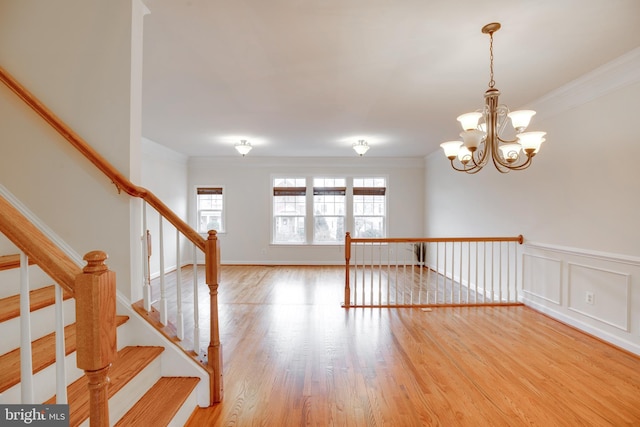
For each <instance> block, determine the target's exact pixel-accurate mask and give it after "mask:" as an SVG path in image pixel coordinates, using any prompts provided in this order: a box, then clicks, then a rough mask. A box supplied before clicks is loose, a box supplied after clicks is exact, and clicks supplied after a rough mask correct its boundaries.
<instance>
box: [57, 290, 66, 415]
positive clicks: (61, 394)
mask: <svg viewBox="0 0 640 427" xmlns="http://www.w3.org/2000/svg"><path fill="white" fill-rule="evenodd" d="M55 292H56V403H57V404H59V405H60V404H66V403H67V366H66V361H65V355H66V351H65V345H64V310H63V308H64V307H63V303H64V297H63V291H62V287H61V286H58V285H55Z"/></svg>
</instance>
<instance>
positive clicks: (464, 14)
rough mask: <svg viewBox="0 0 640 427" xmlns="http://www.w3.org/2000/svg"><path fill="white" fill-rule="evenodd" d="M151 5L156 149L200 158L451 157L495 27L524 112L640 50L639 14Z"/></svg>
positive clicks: (465, 5) (484, 5)
mask: <svg viewBox="0 0 640 427" xmlns="http://www.w3.org/2000/svg"><path fill="white" fill-rule="evenodd" d="M143 1H144V3H145V4H146V5H147V7H148V8H149V10H150V11H151V14H150V15H148V16H146V17H145V23H144V74H143V114H142V116H143V119H142V124H143V136H144V137H146V138H149V139H151V140H153V141H155V142H157V143H160V144H163V145H166V146H167V147H169V148H171V149H173V150H176V151H179V152H182V153H184V154H186V155H189V156H234V155H238V154H237V153H236V152H235V150H234V149H233V145H234V144H235V143H236V142H238V141H239V140H241V139H247V140H248V141H250V142H251V144H252V145H254V147H255V148H254V150H253V151H252V152H251V153H250V154H249V155H250V156H303V157H306V156H309V157H314V156H323V157H344V156H355V153H354V152H353V150H352V149H351V144H352V143H353V142H356V141H357V140H359V139H365V140H367V141H368V142H369V144H370V145H371V147H372V148H371V150H369V152H368V153H367V156H376V157H377V156H384V157H404V156H425V155H427V154H429V153H431V152H433V151H434V150H439V147H438V145H439V144H440V143H441V142H444V141H446V140H450V139H457V136H458V133H459V129H458V128H459V125H458V123H457V121H456V117H457V116H458V115H459V114H462V113H465V112H468V111H472V110H476V109H478V108H481V106H482V104H483V102H484V98H483V94H484V91H485V90H486V89H487V85H488V81H489V37H488V36H487V35H485V34H482V33H481V31H480V30H481V28H482V26H483V25H485V24H487V23H490V22H496V21H497V22H500V23H501V24H502V29H501V30H500V31H498V32H497V33H495V35H494V55H495V65H494V67H495V81H496V88H498V89H500V90H501V92H502V96H501V101H502V102H504V103H506V104H507V105H509V106H510V107H512V109H514V108H521V107H523V106H526V104H527V103H528V102H532V101H534V100H536V99H537V98H539V97H540V96H542V95H544V94H545V93H547V92H549V91H551V90H553V89H555V88H558V87H560V86H562V85H564V84H566V83H568V82H570V81H571V80H573V79H575V78H576V77H578V76H580V75H582V74H584V73H586V72H588V71H591V70H593V69H594V68H597V67H598V66H600V65H602V64H604V63H606V62H608V61H610V60H612V59H614V58H617V57H618V56H620V55H622V54H623V53H625V52H627V51H629V50H631V49H633V48H635V47H637V46H640V1H639V0H333V1H332V0H328V1H327V0H143ZM531 129H535V117H534V121H533V122H532V125H531ZM537 130H542V129H537ZM549 142H552V138H549Z"/></svg>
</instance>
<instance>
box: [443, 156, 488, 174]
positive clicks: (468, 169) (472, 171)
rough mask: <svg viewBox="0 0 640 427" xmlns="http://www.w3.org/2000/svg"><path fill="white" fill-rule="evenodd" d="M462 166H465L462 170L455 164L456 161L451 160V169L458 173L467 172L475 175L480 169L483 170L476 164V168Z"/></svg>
mask: <svg viewBox="0 0 640 427" xmlns="http://www.w3.org/2000/svg"><path fill="white" fill-rule="evenodd" d="M462 166H463V167H462V168H459V167H456V165H455V163H454V159H451V167H452V168H453V169H454V170H456V171H458V172H466V173H468V174H474V173H477V172H478V171H480V169H482V166H478V165H475V163H474V166H472V167H470V168H467V167H466V166H465V165H462Z"/></svg>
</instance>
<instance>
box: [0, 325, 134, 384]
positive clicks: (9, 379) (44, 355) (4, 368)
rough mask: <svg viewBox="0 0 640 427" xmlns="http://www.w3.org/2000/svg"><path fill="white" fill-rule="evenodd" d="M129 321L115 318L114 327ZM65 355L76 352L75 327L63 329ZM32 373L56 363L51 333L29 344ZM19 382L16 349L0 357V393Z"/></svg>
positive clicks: (54, 340) (54, 345)
mask: <svg viewBox="0 0 640 427" xmlns="http://www.w3.org/2000/svg"><path fill="white" fill-rule="evenodd" d="M127 320H129V316H116V325H117V326H120V325H122V324H123V323H125V322H126V321H127ZM64 344H65V354H67V355H68V354H71V353H73V352H74V351H76V325H75V323H73V324H71V325H67V326H65V328H64ZM31 352H32V355H33V356H32V365H33V373H34V374H35V373H37V372H40V371H41V370H43V369H44V368H46V367H47V366H49V365H52V364H54V363H55V361H56V334H55V332H52V333H50V334H48V335H45V336H44V337H42V338H38V339H37V340H35V341H33V342H32V343H31ZM19 382H20V349H19V348H16V349H15V350H12V351H10V352H8V353H5V354H3V355H2V356H0V393H2V392H4V391H5V390H7V389H9V388H11V387H13V386H14V385H16V384H18V383H19Z"/></svg>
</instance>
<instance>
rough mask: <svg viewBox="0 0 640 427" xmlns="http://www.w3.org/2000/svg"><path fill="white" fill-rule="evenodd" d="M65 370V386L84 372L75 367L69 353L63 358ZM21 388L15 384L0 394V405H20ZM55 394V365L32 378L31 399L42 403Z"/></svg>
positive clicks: (74, 356)
mask: <svg viewBox="0 0 640 427" xmlns="http://www.w3.org/2000/svg"><path fill="white" fill-rule="evenodd" d="M65 364H66V368H67V370H66V371H67V384H71V383H72V382H74V381H75V380H77V379H78V378H80V377H81V376H82V375H83V374H84V372H83V371H81V370H80V369H78V368H77V367H76V354H75V352H74V353H71V354H69V355H68V356H67V357H65ZM20 392H21V387H20V384H16V385H14V386H13V387H11V388H10V389H8V390H6V391H5V392H4V393H2V394H0V403H2V404H19V403H21V396H20ZM55 394H56V365H55V364H52V365H50V366H47V367H46V368H44V369H43V370H42V371H40V372H38V373H37V374H35V375H34V376H33V398H34V400H35V402H36V403H43V402H45V401H47V400H49V399H50V398H51V397H52V396H53V395H55Z"/></svg>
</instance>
